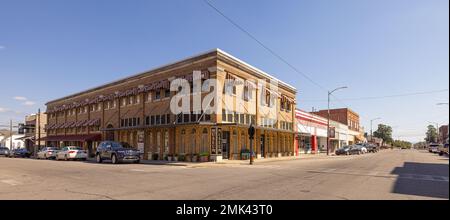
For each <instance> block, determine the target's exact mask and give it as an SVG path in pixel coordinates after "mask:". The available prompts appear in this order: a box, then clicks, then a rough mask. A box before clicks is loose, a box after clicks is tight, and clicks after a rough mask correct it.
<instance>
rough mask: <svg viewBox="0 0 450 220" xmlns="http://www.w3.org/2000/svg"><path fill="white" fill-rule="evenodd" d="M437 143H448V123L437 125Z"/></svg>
mask: <svg viewBox="0 0 450 220" xmlns="http://www.w3.org/2000/svg"><path fill="white" fill-rule="evenodd" d="M439 143H448V125H443V126H441V127H439Z"/></svg>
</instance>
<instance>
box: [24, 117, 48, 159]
mask: <svg viewBox="0 0 450 220" xmlns="http://www.w3.org/2000/svg"><path fill="white" fill-rule="evenodd" d="M46 122H47V115H46V114H45V113H41V114H32V115H28V116H25V135H24V136H23V137H22V140H23V141H24V143H25V147H26V148H27V149H28V150H29V151H30V152H34V147H35V146H36V147H37V149H40V148H41V147H43V146H45V141H44V140H41V141H40V142H39V141H38V139H39V136H40V138H41V139H43V138H45V137H46V136H47V133H46V131H45V125H46ZM39 131H40V132H39ZM36 141H38V142H36Z"/></svg>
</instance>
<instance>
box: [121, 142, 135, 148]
mask: <svg viewBox="0 0 450 220" xmlns="http://www.w3.org/2000/svg"><path fill="white" fill-rule="evenodd" d="M120 145H122V147H123V148H128V149H131V148H133V147H132V146H131V145H130V144H128V143H126V142H120Z"/></svg>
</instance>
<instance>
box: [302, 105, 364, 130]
mask: <svg viewBox="0 0 450 220" xmlns="http://www.w3.org/2000/svg"><path fill="white" fill-rule="evenodd" d="M311 113H313V114H315V115H319V116H322V117H324V118H328V110H320V111H318V112H311ZM330 120H333V121H337V122H340V123H342V124H345V125H347V126H348V129H350V130H352V131H357V132H359V131H360V127H359V115H358V113H356V112H354V111H352V110H351V109H349V108H339V109H330Z"/></svg>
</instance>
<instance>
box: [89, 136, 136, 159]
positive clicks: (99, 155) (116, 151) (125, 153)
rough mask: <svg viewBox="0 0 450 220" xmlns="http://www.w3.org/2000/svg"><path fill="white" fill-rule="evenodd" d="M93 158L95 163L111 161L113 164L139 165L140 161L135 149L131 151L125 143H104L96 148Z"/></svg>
mask: <svg viewBox="0 0 450 220" xmlns="http://www.w3.org/2000/svg"><path fill="white" fill-rule="evenodd" d="M95 158H96V160H97V163H102V162H103V160H111V162H112V163H113V164H118V163H121V162H133V163H139V162H140V159H141V152H140V151H138V150H136V149H132V148H131V146H130V145H129V144H127V143H123V142H115V141H104V142H101V143H100V144H99V146H98V147H97V152H96V154H95Z"/></svg>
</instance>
